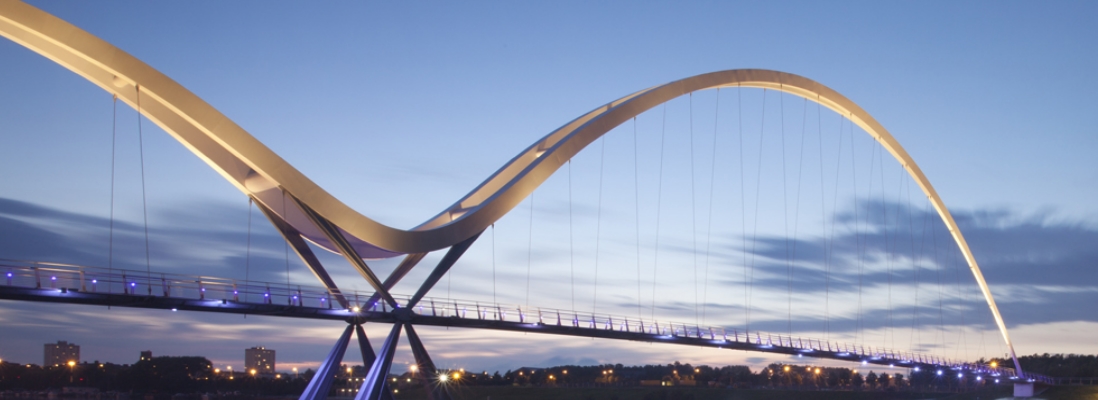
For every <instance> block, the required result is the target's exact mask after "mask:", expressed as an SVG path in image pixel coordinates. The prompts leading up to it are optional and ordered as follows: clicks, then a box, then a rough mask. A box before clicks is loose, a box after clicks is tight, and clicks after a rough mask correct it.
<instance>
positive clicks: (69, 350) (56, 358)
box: [42, 340, 80, 366]
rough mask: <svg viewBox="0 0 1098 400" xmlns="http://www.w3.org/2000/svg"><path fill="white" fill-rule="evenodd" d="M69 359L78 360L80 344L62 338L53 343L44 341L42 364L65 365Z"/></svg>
mask: <svg viewBox="0 0 1098 400" xmlns="http://www.w3.org/2000/svg"><path fill="white" fill-rule="evenodd" d="M69 361H75V362H80V346H77V345H75V344H73V343H69V342H66V341H64V340H61V341H58V342H57V343H56V344H55V343H46V351H45V356H44V357H43V361H42V365H43V366H50V365H65V364H68V362H69Z"/></svg>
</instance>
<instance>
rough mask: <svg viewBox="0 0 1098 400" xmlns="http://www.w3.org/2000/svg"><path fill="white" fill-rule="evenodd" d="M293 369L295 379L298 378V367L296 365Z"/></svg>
mask: <svg viewBox="0 0 1098 400" xmlns="http://www.w3.org/2000/svg"><path fill="white" fill-rule="evenodd" d="M293 370H294V379H297V367H294V368H293Z"/></svg>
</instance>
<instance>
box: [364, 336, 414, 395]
mask: <svg viewBox="0 0 1098 400" xmlns="http://www.w3.org/2000/svg"><path fill="white" fill-rule="evenodd" d="M403 326H404V325H403V324H402V323H399V322H398V323H395V324H393V330H391V331H389V336H388V337H386V338H385V344H383V345H381V348H380V349H378V354H377V358H376V359H374V363H373V364H371V365H370V371H369V372H368V373H367V374H366V379H364V382H362V388H361V389H359V391H358V395H357V396H355V400H382V399H383V397H382V393H383V392H385V391H386V389H385V386H386V382H385V379H386V378H388V377H389V367H391V366H392V365H393V353H395V350H396V344H397V341H398V340H400V329H401V327H403Z"/></svg>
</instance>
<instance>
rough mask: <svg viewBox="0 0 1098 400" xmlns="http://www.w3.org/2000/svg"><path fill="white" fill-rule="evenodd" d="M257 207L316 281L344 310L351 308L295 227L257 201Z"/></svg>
mask: <svg viewBox="0 0 1098 400" xmlns="http://www.w3.org/2000/svg"><path fill="white" fill-rule="evenodd" d="M255 204H256V205H258V206H259V210H260V211H263V215H265V216H267V220H268V221H271V225H274V226H275V228H276V229H278V233H280V234H282V239H284V240H286V243H288V244H289V245H290V247H291V248H293V249H294V253H297V256H298V257H300V258H301V261H302V262H304V263H305V266H307V267H309V270H310V271H312V272H313V275H314V276H316V279H318V280H320V283H322V284H324V287H325V288H327V289H328V293H329V294H331V295H332V297H334V298H335V300H336V301H337V302H339V305H340V306H341V307H343V308H351V304H350V303H349V302H347V298H345V297H343V293H342V292H340V291H339V288H338V287H336V284H335V281H333V280H332V277H331V276H330V275H328V271H326V270H324V266H323V265H321V264H320V259H318V258H316V255H315V254H313V250H312V249H310V248H309V244H308V243H306V242H305V239H303V238H302V237H301V232H298V230H297V229H295V228H294V227H293V226H291V225H290V224H289V223H287V222H286V220H284V219H282V217H280V216H279V215H278V214H276V213H275V212H274V211H272V210H271V209H270V208H267V206H265V205H263V203H262V202H259V201H256V202H255Z"/></svg>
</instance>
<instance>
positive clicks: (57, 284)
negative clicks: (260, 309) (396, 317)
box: [0, 259, 373, 308]
mask: <svg viewBox="0 0 1098 400" xmlns="http://www.w3.org/2000/svg"><path fill="white" fill-rule="evenodd" d="M0 273H2V274H3V278H4V281H3V282H4V284H5V285H8V286H19V287H26V288H39V289H45V288H48V289H57V290H61V291H76V292H85V293H108V294H125V295H141V296H157V297H173V298H184V299H223V300H227V301H229V300H231V301H236V302H246V303H264V304H285V305H294V306H308V307H316V308H334V307H340V306H339V305H338V302H336V301H335V297H336V296H338V295H343V296H345V297H347V298H348V299H350V300H352V301H353V299H355V298H362V299H366V298H369V296H370V295H371V294H373V293H372V292H357V291H349V292H348V291H335V292H329V291H328V290H327V289H326V288H323V287H315V286H300V285H286V284H284V283H272V282H260V281H252V280H243V279H229V278H220V277H212V276H200V275H183V274H172V273H160V272H148V271H137V270H126V269H119V268H102V267H90V266H83V265H74V264H64V263H53V262H40V261H24V260H9V259H0ZM333 303H335V305H333Z"/></svg>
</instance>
